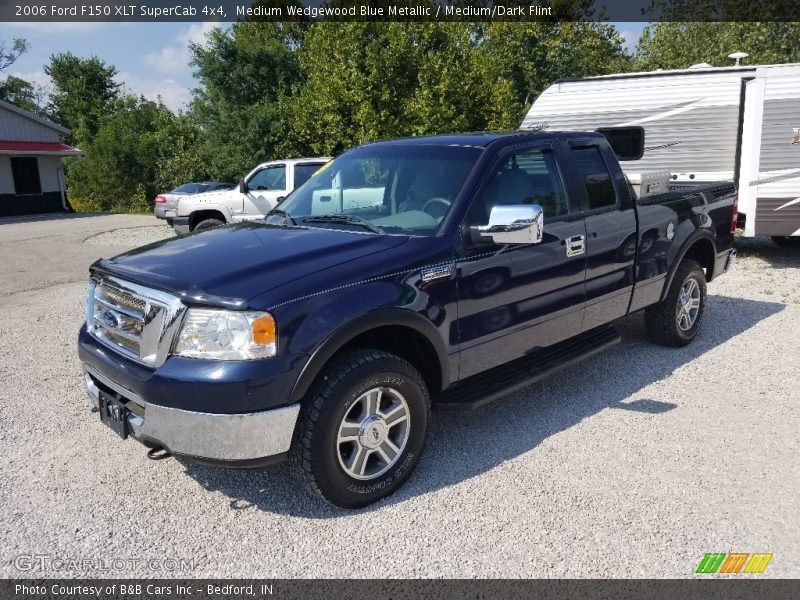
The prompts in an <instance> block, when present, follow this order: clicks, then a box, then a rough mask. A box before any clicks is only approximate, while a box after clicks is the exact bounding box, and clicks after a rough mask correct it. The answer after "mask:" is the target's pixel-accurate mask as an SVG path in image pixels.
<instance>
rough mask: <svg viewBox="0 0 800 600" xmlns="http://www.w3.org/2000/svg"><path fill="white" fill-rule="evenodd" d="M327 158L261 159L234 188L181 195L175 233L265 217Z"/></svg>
mask: <svg viewBox="0 0 800 600" xmlns="http://www.w3.org/2000/svg"><path fill="white" fill-rule="evenodd" d="M328 161H330V158H327V157H316V158H295V159H291V160H274V161H271V162H265V163H262V164H260V165H258V166H257V167H256V168H255V169H253V170H252V171H250V172H249V173H248V174H247V175H245V176H244V177H243V178H242V180H241V181H240V182H239V184H238V185H237V186H236V187H235V188H233V189H229V190H219V191H215V192H206V193H204V194H194V195H192V196H185V197H182V198H180V200H179V201H178V206H177V207H176V211H175V212H176V214H175V218H174V219H173V220H172V226H173V227H174V228H175V232H176V233H189V232H190V231H202V230H204V229H211V228H212V227H219V226H220V225H225V224H226V223H238V222H239V221H247V220H252V219H262V218H264V215H266V214H267V213H268V212H269V211H270V210H272V209H273V208H275V206H276V205H277V204H278V202H280V201H281V200H283V199H284V198H285V197H286V196H287V195H288V194H289V192H291V191H292V190H294V189H295V188H297V187H299V186H300V185H302V184H303V183H305V181H306V180H307V179H308V178H309V177H311V175H313V174H314V172H315V171H317V170H318V169H319V168H320V167H322V166H323V165H324V164H325V163H327V162H328Z"/></svg>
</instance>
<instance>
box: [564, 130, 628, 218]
mask: <svg viewBox="0 0 800 600" xmlns="http://www.w3.org/2000/svg"><path fill="white" fill-rule="evenodd" d="M573 153H574V154H575V159H576V160H577V162H578V170H579V171H580V172H581V175H582V176H583V183H584V185H585V186H586V195H587V196H588V197H589V209H590V210H591V209H595V208H603V207H605V206H614V205H615V204H616V203H617V197H616V194H615V193H614V184H613V183H612V181H611V174H610V173H609V172H608V167H606V163H605V161H603V157H602V156H601V154H600V149H599V148H598V147H597V146H588V147H586V148H575V149H574V150H573Z"/></svg>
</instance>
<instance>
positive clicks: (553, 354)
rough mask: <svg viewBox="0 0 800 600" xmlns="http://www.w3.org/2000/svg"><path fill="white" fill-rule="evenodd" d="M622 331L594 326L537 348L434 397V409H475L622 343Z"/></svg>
mask: <svg viewBox="0 0 800 600" xmlns="http://www.w3.org/2000/svg"><path fill="white" fill-rule="evenodd" d="M621 339H622V338H621V336H620V334H619V333H618V332H617V330H616V329H614V328H613V327H610V326H606V327H601V328H598V329H594V330H592V331H589V332H587V333H584V334H581V335H579V336H577V337H574V338H571V339H569V340H566V341H564V342H560V343H558V344H555V345H553V346H550V347H548V348H543V349H541V350H536V351H535V352H532V353H531V354H529V355H528V356H525V357H523V358H520V359H517V360H515V361H513V362H510V363H508V364H505V365H502V366H500V367H495V368H494V369H491V370H489V371H485V372H483V373H479V374H478V375H473V376H472V377H470V378H468V379H465V380H464V381H460V382H458V383H457V384H455V385H453V386H451V387H449V388H447V389H446V390H445V391H444V392H442V394H440V395H439V396H437V397H436V398H434V400H433V409H434V410H475V409H477V408H480V407H481V406H483V405H485V404H488V403H489V402H491V401H492V400H497V399H498V398H502V397H504V396H508V395H509V394H511V393H512V392H515V391H517V390H519V389H521V388H524V387H525V386H528V385H531V384H532V383H536V382H537V381H540V380H542V379H544V378H545V377H548V376H550V375H552V374H553V373H557V372H558V371H560V370H562V369H566V368H567V367H570V366H572V365H574V364H576V363H579V362H580V361H582V360H585V359H587V358H589V357H590V356H594V355H595V354H597V353H599V352H602V351H603V350H605V349H606V348H610V347H611V346H614V345H615V344H618V343H619V342H620V340H621Z"/></svg>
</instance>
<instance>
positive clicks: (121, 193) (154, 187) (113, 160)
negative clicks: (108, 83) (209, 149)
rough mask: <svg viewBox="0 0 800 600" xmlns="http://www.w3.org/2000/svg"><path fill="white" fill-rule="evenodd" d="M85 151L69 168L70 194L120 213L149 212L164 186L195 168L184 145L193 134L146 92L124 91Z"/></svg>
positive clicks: (85, 203) (96, 207) (86, 204)
mask: <svg viewBox="0 0 800 600" xmlns="http://www.w3.org/2000/svg"><path fill="white" fill-rule="evenodd" d="M110 108H111V110H110V111H109V114H108V116H107V117H106V118H104V119H102V121H101V123H100V125H99V127H98V129H97V134H96V135H95V137H94V138H93V139H92V140H91V141H89V142H87V144H86V145H85V147H84V148H83V149H84V151H85V155H84V156H83V157H82V158H80V159H78V160H76V161H74V162H73V163H72V164H71V165H70V168H69V170H68V172H67V184H68V186H69V191H70V194H71V195H72V196H73V197H75V198H78V199H80V204H81V206H82V207H83V208H90V209H93V210H113V211H117V212H147V211H149V210H152V203H153V198H154V197H155V195H156V194H157V193H158V192H159V191H163V189H162V188H161V187H159V186H161V185H164V186H171V185H174V184H175V183H177V182H183V178H184V177H185V176H186V175H188V174H189V173H186V172H183V173H182V172H178V171H171V169H175V168H179V167H180V168H185V169H186V170H187V171H189V170H190V169H191V161H188V162H187V161H184V160H183V159H182V158H179V157H180V156H181V153H180V152H176V150H175V149H176V147H177V148H178V149H181V148H184V149H185V147H186V145H187V143H188V144H191V143H192V142H191V139H189V140H188V142H187V139H186V137H187V136H188V137H189V138H191V136H192V135H193V133H191V129H188V130H187V128H186V125H185V124H184V123H182V122H181V120H182V119H183V117H180V116H176V115H174V114H172V113H171V112H170V111H169V109H167V108H166V107H165V106H164V105H163V104H161V103H156V102H152V101H150V100H146V99H144V98H142V97H139V98H137V97H135V96H122V97H120V98H118V99H116V100H115V101H114V102H113V103H112V104H111V107H110Z"/></svg>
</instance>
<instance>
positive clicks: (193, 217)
mask: <svg viewBox="0 0 800 600" xmlns="http://www.w3.org/2000/svg"><path fill="white" fill-rule="evenodd" d="M206 219H219V220H220V221H222V222H223V223H225V222H227V221H226V219H225V215H223V214H222V213H221V212H219V211H218V210H196V211H195V212H193V213H192V214H190V215H189V231H193V230H194V228H195V227H196V226H197V224H198V223H199V222H200V221H205V220H206Z"/></svg>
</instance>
